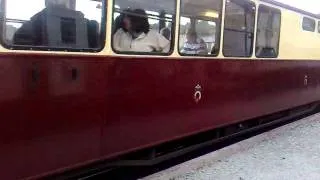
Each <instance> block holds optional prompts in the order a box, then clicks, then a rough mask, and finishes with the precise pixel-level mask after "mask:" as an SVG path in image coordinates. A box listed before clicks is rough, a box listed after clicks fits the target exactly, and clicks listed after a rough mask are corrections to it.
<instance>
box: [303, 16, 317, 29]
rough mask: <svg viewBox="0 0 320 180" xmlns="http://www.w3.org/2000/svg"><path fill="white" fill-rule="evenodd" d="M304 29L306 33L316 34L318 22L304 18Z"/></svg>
mask: <svg viewBox="0 0 320 180" xmlns="http://www.w3.org/2000/svg"><path fill="white" fill-rule="evenodd" d="M302 29H303V30H305V31H311V32H314V31H315V29H316V21H315V20H313V19H311V18H307V17H304V18H303V22H302Z"/></svg>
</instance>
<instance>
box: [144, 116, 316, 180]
mask: <svg viewBox="0 0 320 180" xmlns="http://www.w3.org/2000/svg"><path fill="white" fill-rule="evenodd" d="M142 179H143V180H292V179H299V180H303V179H306V180H307V179H308V180H320V113H319V114H315V115H312V116H310V117H307V118H304V119H301V120H299V121H296V122H293V123H291V124H288V125H285V126H282V127H279V128H277V129H274V130H271V131H269V132H266V133H263V134H260V135H258V136H255V137H252V138H250V139H247V140H244V141H241V142H239V143H236V144H233V145H231V146H228V147H225V148H223V149H220V150H218V151H215V152H212V153H210V154H207V155H204V156H202V157H199V158H196V159H193V160H191V161H188V162H185V163H183V164H180V165H177V166H174V167H172V168H169V169H167V170H164V171H162V172H158V173H156V174H153V175H150V176H148V177H145V178H142Z"/></svg>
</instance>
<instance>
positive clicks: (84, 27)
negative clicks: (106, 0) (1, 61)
mask: <svg viewBox="0 0 320 180" xmlns="http://www.w3.org/2000/svg"><path fill="white" fill-rule="evenodd" d="M9 2H10V1H7V3H9ZM34 3H36V1H35V2H34ZM77 3H79V0H78V1H77V0H65V1H60V4H58V3H57V2H56V1H50V0H45V1H44V7H43V9H42V10H41V11H39V12H37V11H34V12H33V13H34V14H33V15H32V16H31V17H30V19H28V20H22V19H14V18H11V17H10V14H14V13H13V12H14V11H15V8H14V6H13V5H11V6H10V5H8V6H7V11H8V12H7V15H6V24H7V28H6V31H7V37H6V42H5V43H6V45H8V46H12V47H13V48H18V49H19V47H26V48H27V47H33V48H34V49H36V47H44V48H47V49H49V48H50V49H55V48H59V49H66V50H67V49H79V50H81V49H99V47H102V44H101V42H100V40H101V38H100V36H101V35H102V34H103V33H101V31H102V28H101V27H103V26H101V22H102V21H101V19H102V18H101V17H103V15H102V14H100V20H99V19H98V20H96V19H90V18H88V17H86V15H87V14H86V12H83V10H81V9H78V8H79V7H78V4H77ZM82 3H84V1H82ZM85 3H87V4H92V8H91V9H90V10H100V11H102V10H101V3H102V1H101V0H100V1H96V0H95V1H92V0H86V2H85ZM85 3H84V4H85ZM95 4H96V5H95ZM93 8H94V9H93ZM82 9H83V8H82ZM7 16H9V17H7ZM21 18H25V17H21ZM98 21H99V22H98Z"/></svg>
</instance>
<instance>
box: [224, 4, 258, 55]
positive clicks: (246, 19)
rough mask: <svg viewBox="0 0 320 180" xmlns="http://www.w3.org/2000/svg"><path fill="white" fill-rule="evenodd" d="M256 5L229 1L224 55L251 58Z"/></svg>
mask: <svg viewBox="0 0 320 180" xmlns="http://www.w3.org/2000/svg"><path fill="white" fill-rule="evenodd" d="M254 22H255V5H254V3H253V2H251V1H247V0H227V1H226V15H225V25H224V26H225V27H224V40H223V54H224V56H227V57H230V56H231V57H250V56H251V55H252V51H253V39H254Z"/></svg>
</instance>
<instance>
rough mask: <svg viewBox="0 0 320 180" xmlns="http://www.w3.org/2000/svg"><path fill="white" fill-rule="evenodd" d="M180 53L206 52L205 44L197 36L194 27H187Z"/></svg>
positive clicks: (194, 53) (196, 53) (204, 53)
mask: <svg viewBox="0 0 320 180" xmlns="http://www.w3.org/2000/svg"><path fill="white" fill-rule="evenodd" d="M180 52H181V53H182V54H189V55H198V54H203V55H206V54H208V49H207V45H206V43H205V42H204V40H203V39H202V38H201V37H199V36H198V34H197V32H196V31H195V29H194V28H191V27H190V28H189V29H188V30H187V33H186V40H185V42H184V44H183V47H182V49H181V50H180Z"/></svg>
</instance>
